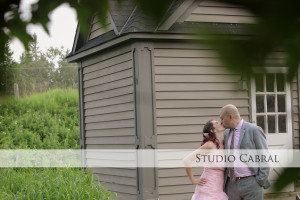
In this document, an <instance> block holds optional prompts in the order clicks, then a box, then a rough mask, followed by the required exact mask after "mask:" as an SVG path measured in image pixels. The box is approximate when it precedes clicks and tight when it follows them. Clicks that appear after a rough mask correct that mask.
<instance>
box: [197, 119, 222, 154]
mask: <svg viewBox="0 0 300 200" xmlns="http://www.w3.org/2000/svg"><path fill="white" fill-rule="evenodd" d="M212 121H214V120H212V119H211V120H209V121H208V122H207V123H206V124H205V125H204V127H203V142H202V144H201V146H202V145H204V144H205V143H206V142H208V141H212V142H213V143H215V144H216V146H217V149H219V148H220V143H219V140H218V139H217V138H216V134H215V127H214V124H213V123H212Z"/></svg>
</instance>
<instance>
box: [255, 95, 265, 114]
mask: <svg viewBox="0 0 300 200" xmlns="http://www.w3.org/2000/svg"><path fill="white" fill-rule="evenodd" d="M256 112H257V113H263V112H265V105H264V96H262V95H257V96H256Z"/></svg>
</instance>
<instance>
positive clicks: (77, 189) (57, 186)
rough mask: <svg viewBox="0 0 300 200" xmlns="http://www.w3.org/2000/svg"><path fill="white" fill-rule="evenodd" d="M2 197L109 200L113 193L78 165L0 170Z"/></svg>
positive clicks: (30, 199) (6, 199)
mask: <svg viewBox="0 0 300 200" xmlns="http://www.w3.org/2000/svg"><path fill="white" fill-rule="evenodd" d="M0 175H1V179H0V199H1V200H26V199H28V200H32V199H34V200H44V199H47V200H85V199H87V200H93V199H97V200H110V199H115V198H116V197H115V195H114V194H113V193H111V192H109V191H108V190H107V189H105V188H103V187H102V186H101V185H100V184H97V183H95V180H94V177H93V175H92V173H91V172H90V171H87V172H86V173H85V172H83V171H82V170H81V169H79V168H72V169H66V168H63V169H60V168H46V169H39V168H19V169H12V168H10V169H1V170H0Z"/></svg>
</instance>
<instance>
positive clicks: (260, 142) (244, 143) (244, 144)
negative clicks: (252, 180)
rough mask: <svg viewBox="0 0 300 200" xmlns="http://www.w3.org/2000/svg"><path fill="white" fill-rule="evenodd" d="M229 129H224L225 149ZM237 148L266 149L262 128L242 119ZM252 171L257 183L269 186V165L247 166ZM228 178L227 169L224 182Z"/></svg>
mask: <svg viewBox="0 0 300 200" xmlns="http://www.w3.org/2000/svg"><path fill="white" fill-rule="evenodd" d="M229 133H230V130H229V129H226V130H225V132H224V142H225V145H224V147H225V149H228V148H229V147H228V146H227V142H228V138H229ZM238 147H239V149H268V145H267V141H266V136H265V134H264V132H263V130H262V129H261V128H260V127H259V126H256V125H254V124H251V123H249V122H246V121H244V122H243V125H242V128H241V133H240V140H239V146H238ZM249 168H250V170H251V171H252V173H253V174H254V175H255V177H256V181H257V183H258V184H259V185H260V186H262V187H264V188H265V189H266V188H269V187H270V182H269V180H268V176H269V172H270V167H249ZM227 178H228V169H226V170H225V182H224V186H225V184H226V181H227Z"/></svg>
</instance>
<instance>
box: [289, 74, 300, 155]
mask: <svg viewBox="0 0 300 200" xmlns="http://www.w3.org/2000/svg"><path fill="white" fill-rule="evenodd" d="M291 90H292V109H293V116H292V118H293V137H294V138H293V147H294V148H295V149H300V134H299V98H298V93H299V89H298V79H297V77H296V78H294V79H293V81H292V83H291ZM295 93H296V94H297V95H295Z"/></svg>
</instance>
